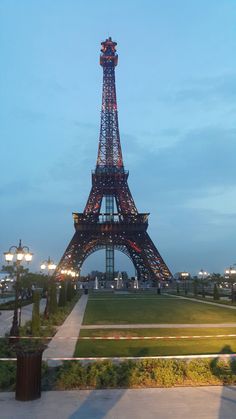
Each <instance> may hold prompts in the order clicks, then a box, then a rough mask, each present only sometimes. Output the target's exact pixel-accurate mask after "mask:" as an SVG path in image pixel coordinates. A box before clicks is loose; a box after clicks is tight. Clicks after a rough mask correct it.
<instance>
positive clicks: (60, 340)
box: [43, 295, 88, 366]
mask: <svg viewBox="0 0 236 419" xmlns="http://www.w3.org/2000/svg"><path fill="white" fill-rule="evenodd" d="M87 301H88V295H82V296H81V297H80V299H79V301H78V302H77V303H76V304H75V306H74V308H73V310H72V311H71V313H70V314H69V316H68V317H67V318H66V320H65V321H64V323H63V324H62V325H61V326H60V327H59V329H58V332H57V333H56V334H55V336H54V337H53V338H52V340H51V341H50V342H49V344H48V348H47V349H46V351H44V353H43V359H44V360H46V359H47V358H69V357H72V356H73V354H74V350H75V346H76V342H77V341H76V339H70V338H71V337H77V336H79V332H80V327H81V324H82V322H83V318H84V312H85V309H86V305H87ZM50 364H51V365H54V366H56V365H59V364H60V362H58V361H57V362H53V363H50Z"/></svg>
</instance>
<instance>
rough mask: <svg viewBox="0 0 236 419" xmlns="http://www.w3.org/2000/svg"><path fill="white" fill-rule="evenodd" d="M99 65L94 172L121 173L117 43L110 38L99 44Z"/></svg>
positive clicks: (122, 166) (122, 167) (122, 168)
mask: <svg viewBox="0 0 236 419" xmlns="http://www.w3.org/2000/svg"><path fill="white" fill-rule="evenodd" d="M101 45H102V48H101V55H100V65H101V66H102V67H103V88H102V109H101V125H100V136H99V146H98V157H97V166H96V172H97V173H99V172H101V171H104V170H105V171H114V170H115V171H117V170H119V171H123V170H124V165H123V159H122V151H121V145H120V134H119V124H118V111H117V101H116V85H115V67H116V66H117V63H118V55H117V53H116V45H117V43H116V42H114V41H112V39H111V37H109V38H108V39H106V41H104V42H102V43H101Z"/></svg>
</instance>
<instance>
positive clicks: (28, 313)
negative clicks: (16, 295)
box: [0, 298, 46, 336]
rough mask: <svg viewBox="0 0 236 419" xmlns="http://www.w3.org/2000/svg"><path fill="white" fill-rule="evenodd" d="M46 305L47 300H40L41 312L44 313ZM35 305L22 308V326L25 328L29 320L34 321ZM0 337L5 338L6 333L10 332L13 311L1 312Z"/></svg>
mask: <svg viewBox="0 0 236 419" xmlns="http://www.w3.org/2000/svg"><path fill="white" fill-rule="evenodd" d="M45 304H46V299H45V298H42V299H41V300H40V312H41V313H43V311H44V308H45ZM32 309H33V304H28V305H27V306H24V307H22V311H21V326H23V325H24V324H25V323H26V322H27V321H28V320H31V319H32ZM0 312H1V315H0V336H5V333H8V332H9V331H10V328H11V326H12V318H13V310H0Z"/></svg>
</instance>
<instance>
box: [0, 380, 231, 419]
mask: <svg viewBox="0 0 236 419" xmlns="http://www.w3.org/2000/svg"><path fill="white" fill-rule="evenodd" d="M0 404H1V419H15V418H17V419H32V418H33V419H42V418H43V419H54V418H55V419H77V418H78V419H133V418H135V419H143V418H145V419H173V418H175V419H191V418H193V419H203V418H204V419H234V418H235V417H236V414H235V408H236V387H233V386H232V387H219V386H217V387H182V388H181V387H178V388H156V389H134V390H133V389H132V390H126V389H119V390H80V391H51V392H44V393H42V397H41V399H39V400H35V401H33V402H17V401H15V400H14V394H13V393H0Z"/></svg>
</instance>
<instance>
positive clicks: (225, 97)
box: [161, 73, 236, 103]
mask: <svg viewBox="0 0 236 419" xmlns="http://www.w3.org/2000/svg"><path fill="white" fill-rule="evenodd" d="M161 99H162V100H164V101H171V102H173V103H184V102H200V103H204V102H216V101H224V102H235V99H236V74H233V73H232V74H222V75H219V76H215V77H204V78H199V79H194V80H190V81H187V82H185V83H184V85H183V86H182V87H177V88H174V89H173V88H172V89H171V91H169V92H168V93H166V94H164V95H163V96H162V98H161Z"/></svg>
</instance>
